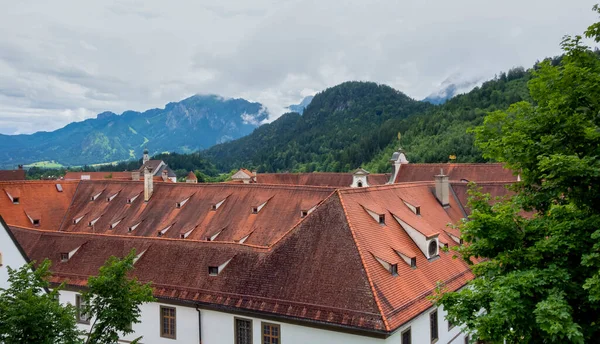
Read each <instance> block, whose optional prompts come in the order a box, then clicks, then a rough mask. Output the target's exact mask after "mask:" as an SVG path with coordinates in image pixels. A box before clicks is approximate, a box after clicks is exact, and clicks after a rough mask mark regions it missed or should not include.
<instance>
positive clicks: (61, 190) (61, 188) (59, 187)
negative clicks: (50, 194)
mask: <svg viewBox="0 0 600 344" xmlns="http://www.w3.org/2000/svg"><path fill="white" fill-rule="evenodd" d="M56 191H58V192H63V187H62V185H61V184H56Z"/></svg>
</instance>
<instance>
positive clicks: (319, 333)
mask: <svg viewBox="0 0 600 344" xmlns="http://www.w3.org/2000/svg"><path fill="white" fill-rule="evenodd" d="M77 294H78V293H77V292H74V291H68V290H65V291H62V292H61V295H60V302H61V303H70V304H73V305H74V304H75V298H76V295H77ZM161 306H167V307H173V308H175V309H176V338H175V339H171V338H164V337H161V335H160V307H161ZM434 309H435V308H431V309H429V310H428V311H426V312H423V313H421V314H420V315H419V316H418V317H416V318H415V319H413V320H412V321H411V322H410V323H408V324H406V325H405V326H403V327H401V328H400V329H398V330H397V331H395V332H394V333H393V334H392V335H391V336H389V337H387V338H375V337H371V336H367V335H360V334H352V333H349V332H348V331H338V330H331V329H323V328H317V327H314V326H303V325H299V324H297V323H294V324H293V323H290V322H286V321H278V320H273V319H264V318H259V317H255V316H246V315H240V314H232V313H226V312H220V311H215V310H208V309H202V308H200V309H199V310H196V308H194V307H190V306H181V305H173V304H168V303H161V302H152V303H148V304H145V305H143V306H142V307H141V310H142V312H141V318H140V320H141V322H140V323H139V324H134V325H133V330H134V331H135V333H134V334H132V335H128V336H124V337H123V338H122V341H121V342H127V341H131V340H133V339H135V338H137V337H139V336H143V339H142V343H158V344H161V343H202V344H235V319H236V318H241V319H247V320H251V321H252V343H257V344H261V343H262V340H261V339H262V338H261V334H262V331H261V329H262V327H261V326H262V323H263V322H266V323H270V324H277V325H279V326H280V335H281V340H280V343H281V344H304V343H311V344H320V343H323V344H326V343H327V344H332V343H333V344H335V343H339V344H391V343H394V344H403V343H402V337H401V336H402V333H403V332H404V331H405V330H407V329H408V328H409V327H410V329H411V335H412V341H411V343H412V344H421V343H425V344H429V343H432V342H431V338H430V336H431V334H430V330H429V328H430V323H429V314H430V313H431V312H432V311H433V310H434ZM445 314H446V313H445V312H444V311H443V309H441V308H438V334H439V339H438V340H437V341H435V343H444V344H445V343H454V344H457V343H458V344H463V343H464V342H465V338H464V335H463V334H461V333H460V329H459V326H455V327H454V328H452V329H449V328H448V322H447V321H446V320H445ZM198 317H200V319H199V318H198ZM90 322H92V323H93V319H91V321H90ZM78 326H79V327H80V329H82V330H89V326H90V325H86V324H79V325H78ZM200 329H201V331H199V330H200ZM200 333H201V335H202V338H201V339H202V341H200Z"/></svg>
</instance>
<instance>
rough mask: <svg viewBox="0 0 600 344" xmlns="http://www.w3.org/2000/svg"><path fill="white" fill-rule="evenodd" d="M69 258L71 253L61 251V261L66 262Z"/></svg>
mask: <svg viewBox="0 0 600 344" xmlns="http://www.w3.org/2000/svg"><path fill="white" fill-rule="evenodd" d="M68 260H69V253H61V254H60V261H61V262H62V263H64V262H66V261H68Z"/></svg>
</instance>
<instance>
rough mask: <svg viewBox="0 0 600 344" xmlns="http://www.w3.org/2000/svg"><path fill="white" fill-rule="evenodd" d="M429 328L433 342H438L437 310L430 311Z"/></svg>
mask: <svg viewBox="0 0 600 344" xmlns="http://www.w3.org/2000/svg"><path fill="white" fill-rule="evenodd" d="M429 330H430V332H431V342H432V343H435V342H437V340H438V339H439V335H438V312H437V310H435V311H433V312H431V313H429Z"/></svg>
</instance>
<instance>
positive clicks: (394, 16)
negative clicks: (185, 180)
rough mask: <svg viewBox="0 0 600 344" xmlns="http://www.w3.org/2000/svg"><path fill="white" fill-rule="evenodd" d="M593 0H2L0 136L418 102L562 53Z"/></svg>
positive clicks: (589, 18) (590, 16) (590, 18)
mask: <svg viewBox="0 0 600 344" xmlns="http://www.w3.org/2000/svg"><path fill="white" fill-rule="evenodd" d="M595 2H597V0H592V1H588V0H502V1H501V0H495V1H491V0H452V1H449V0H435V1H434V0H400V1H395V0H382V1H378V0H362V1H343V0H318V1H284V0H280V1H270V0H252V1H248V0H235V1H227V0H222V1H214V0H212V1H199V0H194V1H191V0H190V1H164V0H130V1H108V0H103V1H87V0H86V1H81V0H73V1H60V0H56V1H47V0H40V1H38V0H18V1H12V0H0V7H1V8H2V11H0V133H5V134H14V133H30V132H34V131H39V130H54V129H57V128H60V127H62V126H64V125H66V124H68V123H69V122H72V121H80V120H83V119H85V118H89V117H95V115H96V114H97V113H99V112H102V111H106V110H108V111H113V112H116V113H121V112H122V111H124V110H128V109H131V110H137V111H143V110H145V109H149V108H154V107H163V106H164V105H165V104H166V103H168V102H171V101H178V100H181V99H183V98H186V97H188V96H191V95H193V94H196V93H201V94H206V93H212V94H218V95H221V96H224V97H243V98H246V99H248V100H252V101H259V102H261V103H263V104H264V105H265V106H267V107H268V109H269V112H270V114H271V119H274V118H276V117H277V116H279V115H281V113H282V112H283V111H284V108H285V107H286V106H288V105H290V104H295V103H298V102H299V101H300V100H301V99H302V98H303V97H304V96H306V95H310V94H314V93H315V92H318V91H320V90H323V89H325V88H327V87H330V86H334V85H336V84H338V83H340V82H343V81H347V80H370V81H376V82H379V83H385V84H388V85H390V86H392V87H394V88H396V89H398V90H400V91H402V92H404V93H406V94H408V95H409V96H411V97H413V98H416V99H422V98H424V97H426V96H427V95H429V94H430V93H432V92H435V91H436V90H438V89H439V88H440V85H441V84H442V83H443V82H444V81H445V80H447V79H448V78H451V79H452V80H456V81H458V82H460V81H464V80H467V81H468V80H473V79H479V78H484V79H488V78H491V77H493V76H494V74H496V73H498V72H500V71H503V70H507V69H509V68H511V67H513V66H519V65H522V66H525V67H529V66H531V65H532V64H533V63H534V62H535V61H536V60H537V59H541V58H543V57H546V56H553V55H557V54H559V53H560V48H559V43H560V40H561V37H562V36H563V35H565V34H580V33H581V32H583V30H584V29H585V28H586V27H587V26H588V25H589V24H591V23H593V22H594V21H596V20H597V17H596V16H595V15H594V13H593V12H592V11H591V8H592V6H593V4H594V3H595Z"/></svg>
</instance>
